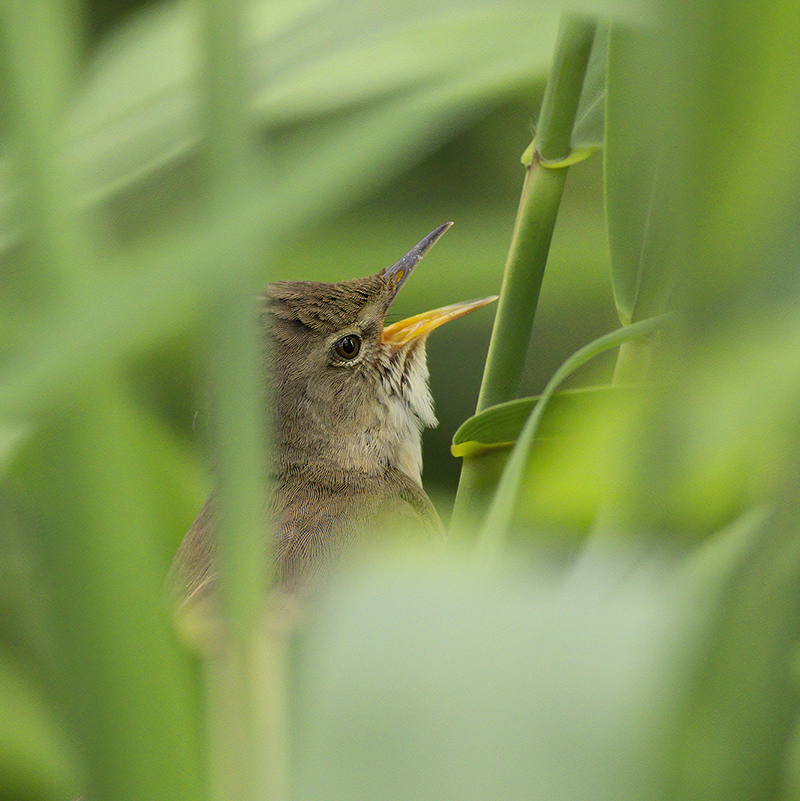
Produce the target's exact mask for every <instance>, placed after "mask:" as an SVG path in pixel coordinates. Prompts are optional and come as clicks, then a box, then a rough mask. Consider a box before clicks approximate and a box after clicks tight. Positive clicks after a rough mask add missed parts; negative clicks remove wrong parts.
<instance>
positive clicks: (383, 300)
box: [266, 223, 494, 481]
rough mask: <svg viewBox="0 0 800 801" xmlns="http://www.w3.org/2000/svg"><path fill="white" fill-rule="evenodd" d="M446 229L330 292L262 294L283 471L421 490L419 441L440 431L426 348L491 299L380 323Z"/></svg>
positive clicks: (301, 289)
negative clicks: (306, 468)
mask: <svg viewBox="0 0 800 801" xmlns="http://www.w3.org/2000/svg"><path fill="white" fill-rule="evenodd" d="M450 225H452V223H445V224H444V225H441V226H439V227H438V228H437V229H436V230H435V231H432V232H431V233H430V234H428V236H426V237H425V238H424V239H422V240H421V241H420V242H419V243H418V244H417V245H415V246H414V247H413V248H412V249H411V250H410V251H409V252H408V253H407V254H406V255H405V256H403V258H402V259H400V261H398V262H397V263H396V264H393V265H392V266H391V267H388V268H386V269H384V270H381V271H380V272H378V273H375V274H374V275H370V276H367V277H366V278H356V279H353V280H350V281H341V282H339V283H335V284H329V283H319V282H314V281H281V282H278V283H276V284H272V285H271V286H270V287H269V289H268V292H267V297H268V301H269V302H268V303H267V306H266V309H267V324H268V327H269V329H270V330H271V332H272V337H271V339H272V348H271V358H270V363H271V364H272V365H273V366H272V371H271V372H272V376H273V397H274V399H275V404H276V409H277V419H276V429H277V430H276V440H277V442H276V444H277V449H278V454H279V458H280V460H281V462H282V463H283V464H292V463H295V464H296V463H303V462H307V461H308V460H313V462H314V463H315V464H318V465H323V466H324V465H326V464H328V465H330V466H331V467H332V468H339V469H343V470H355V471H363V472H370V473H373V472H377V471H381V470H385V469H386V468H387V467H396V468H398V469H400V470H402V471H403V472H404V473H406V474H408V475H409V476H411V477H412V478H414V479H415V480H417V481H419V478H420V471H421V466H422V457H421V445H420V436H421V431H422V429H423V428H424V427H426V426H434V425H436V418H435V416H434V413H433V400H432V398H431V394H430V390H429V388H428V368H427V364H426V357H425V341H426V339H427V336H428V334H429V333H430V332H431V331H433V330H434V329H435V328H438V327H439V326H440V325H442V324H444V323H446V322H448V321H449V320H453V319H455V318H457V317H461V316H463V315H464V314H468V313H469V312H471V311H474V310H475V309H479V308H481V307H482V306H485V305H486V304H487V303H490V302H491V301H492V300H494V298H483V299H481V300H475V301H469V302H466V303H456V304H454V305H452V306H446V307H444V308H440V309H435V310H433V311H430V312H425V313H424V314H419V315H416V316H414V317H410V318H408V319H405V320H402V321H400V322H396V323H392V324H389V325H387V324H386V315H387V312H388V311H389V308H390V306H391V304H392V301H393V300H394V298H395V297H396V295H397V293H398V291H399V290H400V288H401V287H402V286H403V284H404V283H405V282H406V281H407V280H408V278H409V276H410V275H411V273H412V272H413V270H414V268H415V266H416V265H417V264H418V263H419V261H420V260H421V259H422V257H423V256H424V255H425V253H427V251H428V250H430V248H431V247H433V245H434V243H435V242H436V241H437V240H438V239H439V238H440V237H441V236H442V234H444V232H445V231H446V230H447V229H448V228H449V227H450Z"/></svg>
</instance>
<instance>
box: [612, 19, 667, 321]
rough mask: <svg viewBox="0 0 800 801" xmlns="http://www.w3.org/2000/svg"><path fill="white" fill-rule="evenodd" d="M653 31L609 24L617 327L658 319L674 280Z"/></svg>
mask: <svg viewBox="0 0 800 801" xmlns="http://www.w3.org/2000/svg"><path fill="white" fill-rule="evenodd" d="M661 47H662V43H661V42H660V40H659V37H658V34H656V33H654V32H652V31H647V30H643V29H635V30H634V29H625V28H620V27H616V28H614V29H613V31H612V32H611V36H610V41H609V53H608V97H607V100H606V147H605V150H604V158H605V184H606V186H605V188H606V214H607V218H608V238H609V248H610V253H611V277H612V284H613V288H614V298H615V300H616V304H617V312H618V313H619V317H620V320H621V321H622V322H623V324H628V323H631V322H635V321H637V320H643V319H646V318H648V317H653V316H655V315H657V314H661V313H662V312H664V311H665V309H666V304H667V301H668V299H669V295H670V292H671V289H672V286H673V283H674V271H675V269H676V265H675V264H674V258H675V256H674V252H673V244H674V237H675V232H676V226H677V225H678V224H679V222H680V220H678V219H677V217H676V215H675V214H674V213H673V214H671V213H670V210H669V207H668V205H667V204H668V198H669V197H670V193H669V183H668V182H669V178H670V175H669V173H668V172H667V170H668V166H667V164H666V163H665V158H664V157H663V154H662V152H661V149H660V148H659V145H658V142H659V141H660V140H659V137H658V134H659V133H660V131H659V128H658V125H659V122H660V120H661V119H662V118H663V115H664V113H665V109H664V100H665V97H664V94H663V92H662V91H659V81H660V77H659V76H660V75H661V71H660V70H659V69H658V66H659V61H658V57H659V54H660V53H661Z"/></svg>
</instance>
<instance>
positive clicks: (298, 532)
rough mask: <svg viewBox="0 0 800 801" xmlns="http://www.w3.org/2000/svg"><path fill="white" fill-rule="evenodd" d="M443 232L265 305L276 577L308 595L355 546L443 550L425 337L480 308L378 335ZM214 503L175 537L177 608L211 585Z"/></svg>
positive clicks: (459, 308)
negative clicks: (429, 441)
mask: <svg viewBox="0 0 800 801" xmlns="http://www.w3.org/2000/svg"><path fill="white" fill-rule="evenodd" d="M448 227H449V224H445V225H443V226H440V227H439V228H437V229H436V231H434V232H433V233H431V234H430V235H429V236H427V237H425V239H423V240H422V241H421V242H420V243H419V244H418V245H417V246H416V247H415V248H414V249H412V250H411V251H410V252H409V253H408V254H406V256H404V257H403V259H401V260H400V261H399V262H397V264H395V265H393V266H392V267H390V268H388V269H386V270H382V271H381V272H379V273H377V274H375V275H371V276H368V277H366V278H359V279H354V280H351V281H342V282H339V283H335V284H327V283H319V282H307V281H286V282H278V283H276V284H273V285H271V286H270V287H269V288H268V291H267V293H266V295H265V303H264V311H263V315H264V330H265V332H266V333H267V336H266V347H265V354H266V356H265V364H266V369H267V371H268V372H269V374H270V376H271V379H272V380H271V393H270V398H271V399H272V407H273V409H274V423H275V448H274V451H275V453H274V474H275V500H274V503H275V509H274V510H272V511H274V514H273V515H270V516H271V517H272V519H273V520H274V522H275V524H276V526H277V543H275V547H274V548H272V549H271V550H272V551H273V552H274V553H275V555H276V556H275V559H276V564H275V568H276V575H277V577H278V580H279V582H280V583H281V585H282V586H283V587H284V588H286V589H295V588H297V587H302V586H308V585H309V584H313V583H314V581H315V580H316V579H317V577H318V576H319V574H320V573H321V572H322V571H323V570H324V569H325V568H326V566H328V565H329V564H331V563H333V562H335V561H337V560H338V559H339V558H340V557H341V556H342V554H344V553H345V552H347V551H348V550H350V548H351V547H352V546H353V544H354V543H356V542H357V541H358V540H359V539H362V538H365V537H375V536H379V535H380V534H381V533H382V532H384V531H389V530H390V531H391V533H392V535H393V536H394V535H395V534H400V535H402V536H412V537H413V536H422V537H429V538H434V539H442V538H443V536H444V530H443V528H442V524H441V522H440V521H439V517H438V515H437V514H436V511H435V510H434V508H433V505H432V504H431V502H430V500H429V499H428V496H427V495H426V494H425V491H424V490H423V488H422V482H421V472H422V449H421V434H422V430H423V428H425V427H426V426H433V425H436V418H435V416H434V413H433V400H432V398H431V394H430V390H429V388H428V369H427V364H426V356H425V340H426V338H427V334H428V333H429V332H430V331H431V330H433V328H435V327H437V326H438V325H440V324H441V323H443V322H446V321H447V320H449V319H453V318H454V317H458V316H461V315H462V314H466V313H467V312H468V311H472V310H473V308H479V307H480V306H481V305H485V303H487V302H489V299H484V300H482V301H475V302H472V303H470V304H456V305H455V306H452V307H446V308H445V309H438V310H436V311H435V312H429V313H427V314H425V315H418V316H417V317H414V318H410V319H409V320H404V321H402V322H400V323H395V324H393V325H390V326H386V325H385V318H386V314H387V312H388V310H389V307H390V305H391V303H392V301H393V300H394V298H395V296H396V294H397V292H398V290H399V288H400V287H401V286H402V284H403V283H404V282H405V280H406V279H407V278H408V276H409V275H410V274H411V271H412V270H413V268H414V266H415V265H416V263H417V262H418V261H419V260H420V259H421V258H422V256H423V255H424V253H425V252H426V251H427V250H428V249H429V248H430V247H431V246H432V245H433V243H434V242H435V241H436V240H437V239H438V238H439V236H441V234H442V233H444V231H445V230H447V228H448ZM215 516H216V508H215V503H214V498H213V496H212V498H210V499H209V501H208V502H207V503H206V506H205V507H204V509H203V510H202V511H201V513H200V514H199V515H198V517H197V519H196V520H195V522H194V524H193V525H192V528H191V529H190V530H189V532H188V533H187V535H186V537H185V538H184V541H183V543H182V544H181V548H180V550H179V551H178V554H177V556H176V560H175V563H174V565H173V581H174V583H176V584H177V585H178V588H179V590H178V591H179V594H180V595H181V596H182V597H187V596H188V595H191V594H192V593H193V592H196V591H198V590H199V589H200V588H206V587H208V586H209V585H210V584H212V583H213V578H214V531H215V529H216V519H215Z"/></svg>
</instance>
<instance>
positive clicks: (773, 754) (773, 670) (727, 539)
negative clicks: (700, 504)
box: [670, 481, 800, 801]
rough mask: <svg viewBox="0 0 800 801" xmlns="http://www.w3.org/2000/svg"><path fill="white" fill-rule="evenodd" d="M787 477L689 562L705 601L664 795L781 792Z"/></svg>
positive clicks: (786, 719)
mask: <svg viewBox="0 0 800 801" xmlns="http://www.w3.org/2000/svg"><path fill="white" fill-rule="evenodd" d="M792 485H793V486H792V495H793V496H794V497H792V498H791V499H790V505H789V506H788V507H787V506H786V505H784V506H783V508H782V509H780V510H778V511H777V513H769V512H767V511H766V510H759V511H757V512H754V513H751V514H749V515H746V516H744V517H742V518H741V519H740V520H738V521H736V523H735V524H733V525H732V526H730V527H729V528H728V529H727V530H726V531H724V532H720V533H719V534H717V535H715V536H714V537H712V538H711V539H710V541H709V543H708V544H707V545H704V546H703V547H702V548H701V549H700V552H699V554H697V555H695V557H694V558H692V559H691V560H690V561H689V563H688V565H687V567H688V570H687V574H688V575H689V576H691V577H694V578H696V577H698V576H700V577H702V580H703V584H704V587H703V589H704V591H705V592H704V596H705V598H706V599H713V603H712V605H710V608H709V612H710V614H709V617H708V624H709V632H708V635H707V636H706V637H704V638H703V640H702V641H701V643H700V645H701V650H700V651H699V653H698V656H697V667H696V672H695V673H694V675H693V677H692V683H691V690H690V693H689V695H688V696H687V698H686V699H685V702H684V710H683V713H682V714H683V720H682V725H681V733H680V736H679V737H678V739H677V744H678V748H677V750H676V765H675V775H674V777H673V782H674V784H672V787H671V790H672V792H671V793H670V795H671V797H674V798H686V799H691V798H698V797H702V798H705V799H709V800H710V801H711V800H712V799H717V800H718V801H723V799H724V800H725V801H728V800H729V799H750V798H775V797H780V795H781V793H780V789H781V787H782V785H783V783H784V767H783V765H784V759H785V756H786V753H787V746H788V743H789V741H790V739H791V737H792V731H793V728H794V726H795V721H796V717H797V712H798V700H797V692H796V676H795V663H796V658H797V656H796V655H797V641H798V636H800V617H799V616H798V604H797V598H798V593H800V537H798V520H797V508H796V493H797V484H796V481H795V482H792ZM792 507H794V508H792Z"/></svg>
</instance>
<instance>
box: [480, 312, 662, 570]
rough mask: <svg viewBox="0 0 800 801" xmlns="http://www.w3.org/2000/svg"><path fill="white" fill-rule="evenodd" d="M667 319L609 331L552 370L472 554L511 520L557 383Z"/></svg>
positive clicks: (497, 537)
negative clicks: (602, 354) (538, 432)
mask: <svg viewBox="0 0 800 801" xmlns="http://www.w3.org/2000/svg"><path fill="white" fill-rule="evenodd" d="M667 319H668V317H667V316H666V315H662V316H661V317H655V318H652V319H650V320H643V321H641V322H639V323H633V324H631V325H629V326H626V327H624V328H619V329H617V330H616V331H612V332H611V333H610V334H606V335H605V336H602V337H600V338H598V339H596V340H594V342H590V343H589V344H588V345H585V346H584V347H582V348H581V349H580V350H578V351H576V352H575V353H574V354H573V355H572V356H570V357H569V359H567V360H566V361H565V362H564V364H562V365H561V367H559V368H558V370H556V372H555V374H554V375H553V377H552V378H551V379H550V381H549V382H548V383H547V386H546V387H545V390H544V392H543V393H542V395H541V397H540V399H539V402H538V403H537V404H536V406H535V407H534V409H533V412H532V413H531V414H530V416H529V417H528V420H527V421H526V423H525V425H524V427H523V429H522V433H521V434H520V437H519V439H518V440H517V444H516V445H515V446H514V449H513V451H512V452H511V456H510V458H509V460H508V463H507V464H506V467H505V470H504V471H503V476H502V478H501V479H500V484H499V486H498V488H497V492H496V494H495V497H494V500H493V502H492V505H491V507H490V509H489V512H488V514H487V516H486V520H485V522H484V524H483V527H482V530H481V534H480V538H479V541H478V546H477V554H476V555H477V556H478V557H479V558H485V557H486V556H491V555H493V554H494V553H496V551H497V550H498V549H499V547H500V544H501V542H502V540H503V538H504V537H505V534H506V531H507V529H508V526H509V524H510V523H511V519H512V516H513V512H514V507H515V505H516V500H517V494H518V492H519V488H520V485H521V483H522V479H523V475H524V472H525V467H526V465H527V463H528V454H529V452H530V449H531V448H532V447H533V443H534V440H535V438H536V432H537V430H538V428H539V423H540V421H541V419H542V416H543V415H544V411H545V409H546V408H547V405H548V403H549V401H550V398H551V397H552V396H553V394H554V393H555V391H556V390H557V389H558V387H559V386H560V384H561V382H562V381H564V379H565V378H567V377H568V376H569V375H571V374H572V373H574V372H575V370H577V369H578V368H579V367H581V366H583V365H584V364H586V362H588V361H589V360H590V359H592V358H593V357H594V356H597V355H598V354H600V353H603V352H604V351H607V350H610V349H611V348H615V347H617V346H619V345H621V344H622V343H623V342H627V341H628V340H630V339H634V338H638V337H645V336H649V335H651V334H653V333H655V332H656V331H657V330H658V329H659V328H660V327H661V326H662V325H663V324H664V323H665V322H666V320H667Z"/></svg>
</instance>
